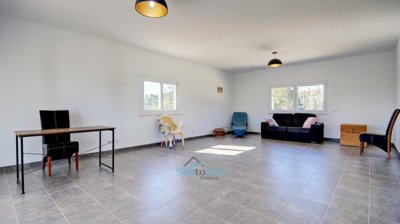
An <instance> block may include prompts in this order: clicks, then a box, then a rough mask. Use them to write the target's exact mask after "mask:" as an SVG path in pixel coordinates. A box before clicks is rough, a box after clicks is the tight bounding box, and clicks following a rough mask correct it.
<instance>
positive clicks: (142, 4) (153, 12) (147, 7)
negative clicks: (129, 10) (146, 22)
mask: <svg viewBox="0 0 400 224" xmlns="http://www.w3.org/2000/svg"><path fill="white" fill-rule="evenodd" d="M135 9H136V11H137V12H138V13H140V14H141V15H143V16H147V17H151V18H160V17H164V16H166V15H167V14H168V6H167V3H166V2H165V1H164V0H150V1H149V0H136V4H135Z"/></svg>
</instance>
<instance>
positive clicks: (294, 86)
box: [269, 81, 328, 114]
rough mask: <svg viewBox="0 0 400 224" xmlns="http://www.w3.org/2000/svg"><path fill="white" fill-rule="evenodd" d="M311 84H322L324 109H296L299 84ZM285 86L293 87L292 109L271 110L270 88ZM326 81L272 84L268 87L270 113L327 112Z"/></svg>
mask: <svg viewBox="0 0 400 224" xmlns="http://www.w3.org/2000/svg"><path fill="white" fill-rule="evenodd" d="M313 85H323V86H324V104H323V106H324V109H323V110H298V109H297V91H298V87H300V86H313ZM285 87H293V88H294V97H293V102H292V103H293V108H294V109H293V110H272V89H274V88H285ZM327 99H328V97H327V82H325V81H321V82H308V83H296V84H282V85H273V86H270V87H269V111H270V112H271V113H314V114H326V113H327V111H328V110H327V106H328V103H327Z"/></svg>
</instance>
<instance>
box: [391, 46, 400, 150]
mask: <svg viewBox="0 0 400 224" xmlns="http://www.w3.org/2000/svg"><path fill="white" fill-rule="evenodd" d="M395 53H396V55H395V60H396V81H395V85H396V86H395V88H396V103H395V106H396V108H400V39H399V40H398V41H397V45H396V52H395ZM393 138H394V144H395V146H396V148H397V149H398V150H400V118H399V120H398V121H397V122H396V125H395V127H394V137H393Z"/></svg>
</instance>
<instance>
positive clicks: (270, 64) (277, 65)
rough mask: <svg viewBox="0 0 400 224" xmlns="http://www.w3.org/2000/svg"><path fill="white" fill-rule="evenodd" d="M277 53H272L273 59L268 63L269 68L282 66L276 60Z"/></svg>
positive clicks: (279, 61)
mask: <svg viewBox="0 0 400 224" xmlns="http://www.w3.org/2000/svg"><path fill="white" fill-rule="evenodd" d="M277 53H278V52H277V51H274V52H272V54H273V55H274V58H273V59H271V60H270V61H269V62H268V67H269V68H279V67H281V66H282V61H281V60H279V59H277V58H276V54H277Z"/></svg>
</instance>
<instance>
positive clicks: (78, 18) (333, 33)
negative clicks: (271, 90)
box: [0, 0, 400, 72]
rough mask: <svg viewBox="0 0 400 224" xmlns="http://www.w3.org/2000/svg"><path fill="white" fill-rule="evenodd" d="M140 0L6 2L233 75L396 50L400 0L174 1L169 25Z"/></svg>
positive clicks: (13, 10)
mask: <svg viewBox="0 0 400 224" xmlns="http://www.w3.org/2000/svg"><path fill="white" fill-rule="evenodd" d="M134 3H135V1H134V0H0V13H1V14H5V15H8V16H14V17H19V18H23V19H26V20H30V21H35V22H39V23H43V24H46V25H50V26H55V27H59V28H62V29H65V30H71V31H75V32H79V33H84V34H88V35H92V36H97V37H101V38H105V39H108V40H112V41H116V42H120V43H125V44H129V45H133V46H138V47H142V48H146V49H150V50H153V51H157V52H160V53H163V54H167V55H171V56H174V57H178V58H182V59H185V60H189V61H193V62H196V63H200V64H204V65H208V66H212V67H215V68H218V69H221V70H224V71H228V72H240V71H247V70H253V69H261V68H264V67H265V64H266V62H267V61H268V60H269V59H271V58H272V55H271V52H272V51H274V50H277V51H278V52H279V53H278V58H280V59H281V60H282V61H283V62H284V63H285V64H297V63H304V62H309V61H318V60H324V59H328V58H337V57H343V56H351V55H359V54H365V53H371V52H377V51H384V50H389V49H393V48H394V47H395V44H396V41H397V40H398V38H399V37H400V0H241V1H240V0H169V1H168V0H167V4H168V7H169V14H168V15H167V16H166V17H164V18H162V19H151V18H146V17H143V16H140V15H139V14H137V13H136V12H135V10H134V6H133V5H134Z"/></svg>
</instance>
